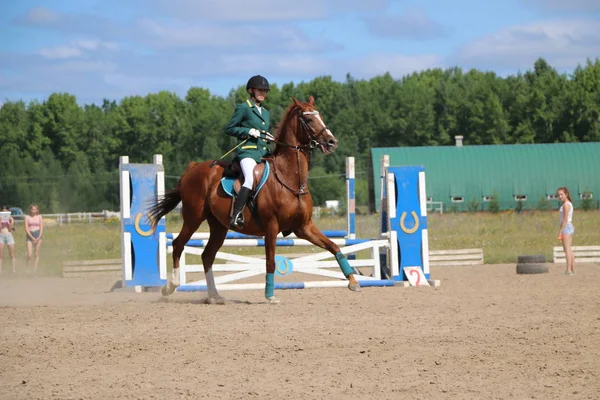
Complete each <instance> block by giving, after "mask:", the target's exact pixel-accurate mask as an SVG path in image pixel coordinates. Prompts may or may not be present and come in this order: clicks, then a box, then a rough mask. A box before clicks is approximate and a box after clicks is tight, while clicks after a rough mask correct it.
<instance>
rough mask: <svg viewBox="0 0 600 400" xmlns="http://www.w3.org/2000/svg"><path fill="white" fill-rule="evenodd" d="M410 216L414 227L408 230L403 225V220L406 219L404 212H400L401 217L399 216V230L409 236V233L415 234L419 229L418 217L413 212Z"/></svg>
mask: <svg viewBox="0 0 600 400" xmlns="http://www.w3.org/2000/svg"><path fill="white" fill-rule="evenodd" d="M410 215H411V216H412V217H413V219H414V221H415V226H414V227H412V228H410V229H408V228H407V227H406V225H404V220H405V219H406V211H404V212H402V216H400V228H401V229H402V231H403V232H404V233H408V234H409V235H410V234H411V233H415V232H416V231H417V229H419V216H418V215H417V213H416V212H414V211H411V212H410Z"/></svg>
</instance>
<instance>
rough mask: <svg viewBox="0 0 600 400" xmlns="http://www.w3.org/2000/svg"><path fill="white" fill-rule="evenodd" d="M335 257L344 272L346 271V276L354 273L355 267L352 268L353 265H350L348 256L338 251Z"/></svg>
mask: <svg viewBox="0 0 600 400" xmlns="http://www.w3.org/2000/svg"><path fill="white" fill-rule="evenodd" d="M335 259H336V260H337V262H338V264H339V266H340V268H341V269H342V272H343V273H344V276H346V277H347V276H348V275H351V274H353V273H354V269H352V267H351V266H350V263H349V262H348V259H347V258H346V256H345V255H344V254H342V253H337V254H336V255H335Z"/></svg>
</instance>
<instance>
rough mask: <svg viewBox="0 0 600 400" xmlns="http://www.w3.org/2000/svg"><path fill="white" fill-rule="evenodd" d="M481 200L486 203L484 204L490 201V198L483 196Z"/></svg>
mask: <svg viewBox="0 0 600 400" xmlns="http://www.w3.org/2000/svg"><path fill="white" fill-rule="evenodd" d="M482 200H483V201H486V202H487V201H492V196H483V197H482Z"/></svg>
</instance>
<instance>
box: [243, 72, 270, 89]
mask: <svg viewBox="0 0 600 400" xmlns="http://www.w3.org/2000/svg"><path fill="white" fill-rule="evenodd" d="M250 89H266V90H269V81H268V80H267V78H265V77H264V76H260V75H254V76H253V77H252V78H250V79H248V83H247V84H246V91H249V90H250Z"/></svg>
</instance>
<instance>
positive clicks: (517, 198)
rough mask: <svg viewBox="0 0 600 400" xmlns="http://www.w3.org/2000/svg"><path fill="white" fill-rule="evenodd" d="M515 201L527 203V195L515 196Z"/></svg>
mask: <svg viewBox="0 0 600 400" xmlns="http://www.w3.org/2000/svg"><path fill="white" fill-rule="evenodd" d="M515 201H527V195H526V194H515Z"/></svg>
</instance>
